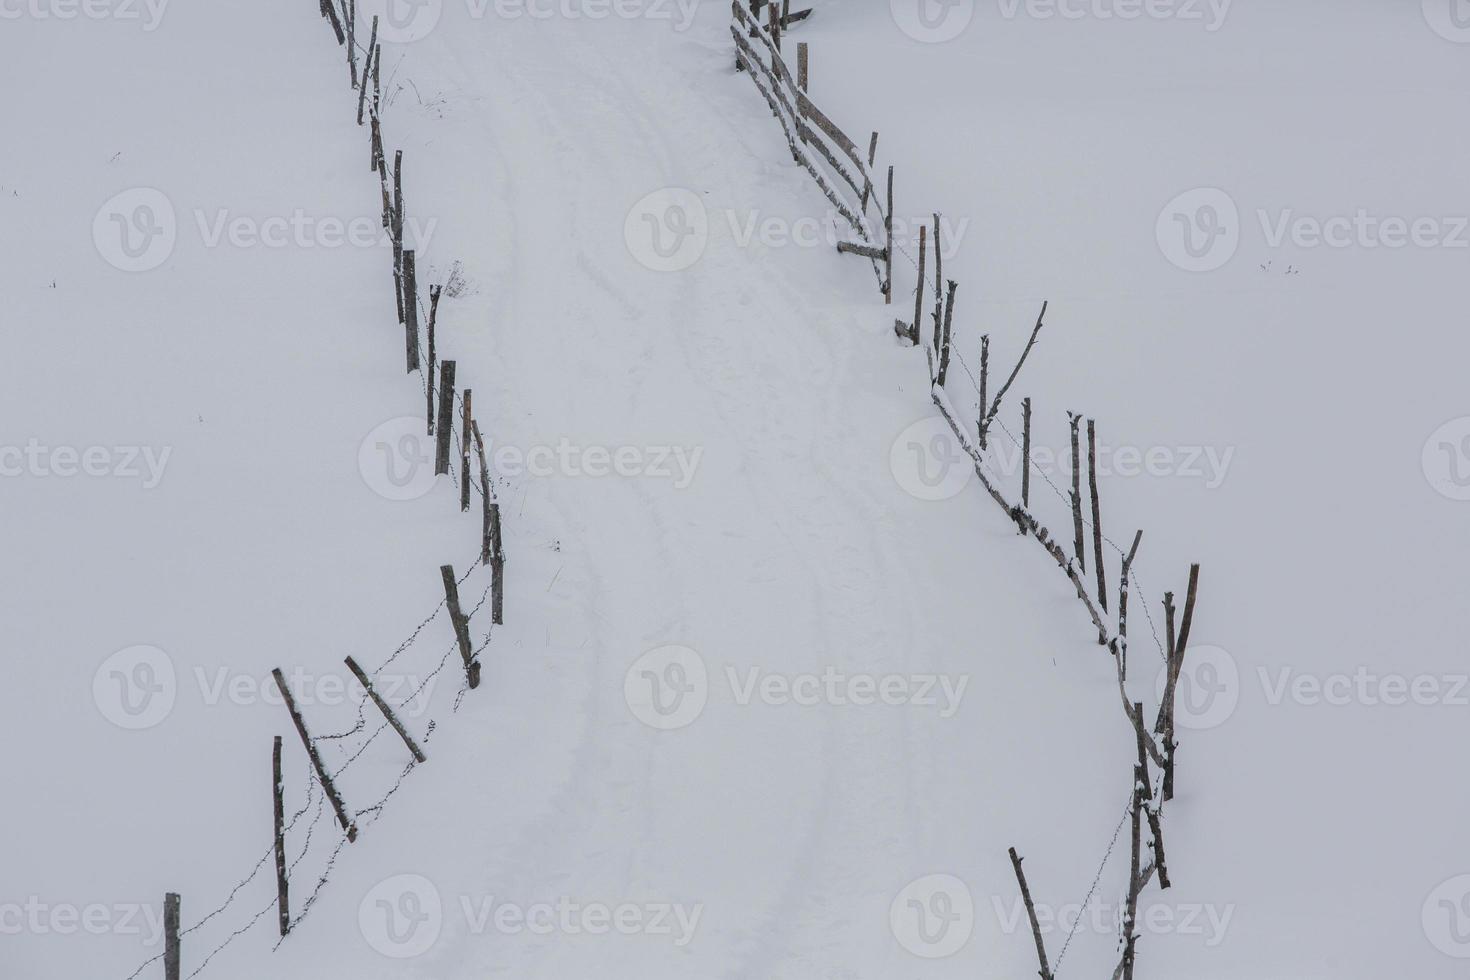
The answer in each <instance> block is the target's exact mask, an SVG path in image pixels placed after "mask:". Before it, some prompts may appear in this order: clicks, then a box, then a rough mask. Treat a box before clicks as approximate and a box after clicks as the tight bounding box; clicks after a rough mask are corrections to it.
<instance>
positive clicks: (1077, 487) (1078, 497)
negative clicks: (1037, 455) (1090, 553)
mask: <svg viewBox="0 0 1470 980" xmlns="http://www.w3.org/2000/svg"><path fill="white" fill-rule="evenodd" d="M1081 421H1082V416H1080V415H1078V414H1077V413H1076V412H1068V413H1067V424H1068V425H1069V426H1071V429H1072V550H1073V551H1074V552H1076V555H1077V567H1078V568H1079V569H1080V570H1081V571H1083V572H1086V571H1087V546H1086V545H1084V544H1083V543H1082V449H1081V443H1080V442H1079V441H1078V440H1079V436H1078V434H1077V425H1078V423H1079V422H1081Z"/></svg>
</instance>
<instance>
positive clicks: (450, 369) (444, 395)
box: [434, 361, 455, 476]
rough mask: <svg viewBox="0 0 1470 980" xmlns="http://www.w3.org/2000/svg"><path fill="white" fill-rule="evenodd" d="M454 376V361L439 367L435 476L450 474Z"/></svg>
mask: <svg viewBox="0 0 1470 980" xmlns="http://www.w3.org/2000/svg"><path fill="white" fill-rule="evenodd" d="M454 374H455V364H454V362H453V361H443V362H441V363H440V365H439V421H438V423H437V426H438V427H437V429H436V430H435V432H434V475H435V476H438V475H439V474H441V473H448V472H449V436H450V433H451V432H452V431H453V430H454V391H455V388H454Z"/></svg>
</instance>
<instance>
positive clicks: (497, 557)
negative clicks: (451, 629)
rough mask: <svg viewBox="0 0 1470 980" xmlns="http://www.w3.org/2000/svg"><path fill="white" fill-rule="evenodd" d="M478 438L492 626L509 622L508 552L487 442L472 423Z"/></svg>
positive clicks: (483, 552) (483, 542)
mask: <svg viewBox="0 0 1470 980" xmlns="http://www.w3.org/2000/svg"><path fill="white" fill-rule="evenodd" d="M470 429H471V431H473V432H474V434H475V449H476V450H477V451H478V452H479V454H480V499H481V501H482V503H483V506H484V525H483V530H482V531H481V534H480V564H482V565H489V566H490V622H491V623H493V624H495V625H496V626H500V625H502V624H503V623H504V622H505V615H504V614H505V549H504V547H503V545H502V542H501V538H500V504H498V503H496V502H495V486H494V484H492V483H491V482H490V467H489V466H487V465H486V464H485V440H484V439H482V438H481V437H480V426H479V423H477V422H473V421H472V422H470Z"/></svg>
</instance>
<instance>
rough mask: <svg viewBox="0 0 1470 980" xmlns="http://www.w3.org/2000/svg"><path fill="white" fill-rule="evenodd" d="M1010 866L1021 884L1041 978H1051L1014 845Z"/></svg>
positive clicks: (1047, 979)
mask: <svg viewBox="0 0 1470 980" xmlns="http://www.w3.org/2000/svg"><path fill="white" fill-rule="evenodd" d="M1010 855H1011V867H1013V868H1015V869H1016V881H1017V882H1018V883H1019V884H1020V886H1021V900H1022V901H1023V902H1024V903H1025V904H1026V915H1027V917H1028V918H1030V920H1031V936H1032V938H1033V939H1035V940H1036V958H1037V959H1038V960H1040V961H1041V980H1052V972H1051V967H1049V966H1048V965H1047V962H1046V943H1045V942H1044V941H1043V940H1042V938H1041V923H1040V922H1039V921H1037V918H1036V906H1035V904H1033V903H1032V901H1031V889H1030V888H1028V887H1027V886H1026V872H1024V871H1022V870H1021V860H1022V859H1021V856H1020V855H1018V854H1017V853H1016V849H1015V848H1014V847H1012V848H1010Z"/></svg>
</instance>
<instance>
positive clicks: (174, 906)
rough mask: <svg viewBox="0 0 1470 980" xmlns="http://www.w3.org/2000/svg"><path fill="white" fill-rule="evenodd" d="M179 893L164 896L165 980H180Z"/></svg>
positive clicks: (169, 893)
mask: <svg viewBox="0 0 1470 980" xmlns="http://www.w3.org/2000/svg"><path fill="white" fill-rule="evenodd" d="M179 904H180V900H179V895H178V893H177V892H168V893H167V894H165V895H164V896H163V975H164V978H165V980H179Z"/></svg>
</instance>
